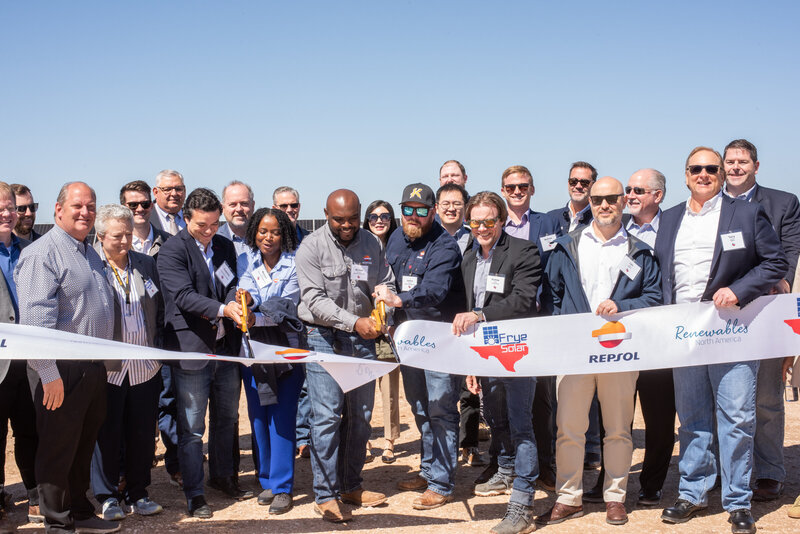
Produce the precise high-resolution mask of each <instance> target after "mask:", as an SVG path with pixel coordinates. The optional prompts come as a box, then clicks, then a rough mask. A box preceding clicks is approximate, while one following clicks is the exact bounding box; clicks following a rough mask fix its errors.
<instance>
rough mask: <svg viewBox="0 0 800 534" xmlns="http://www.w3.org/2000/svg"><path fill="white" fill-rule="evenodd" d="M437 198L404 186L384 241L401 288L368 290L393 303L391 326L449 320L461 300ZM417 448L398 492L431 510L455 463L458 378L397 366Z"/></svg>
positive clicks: (456, 255) (453, 249)
mask: <svg viewBox="0 0 800 534" xmlns="http://www.w3.org/2000/svg"><path fill="white" fill-rule="evenodd" d="M435 204H436V198H435V196H434V194H433V190H431V188H430V187H428V186H427V185H425V184H421V183H416V184H411V185H408V186H406V188H405V189H404V190H403V197H402V200H401V203H400V213H401V216H400V222H401V223H402V228H403V231H402V232H394V233H393V234H392V235H391V237H389V241H388V243H387V244H386V261H387V262H388V263H389V266H390V267H391V268H392V271H393V272H394V276H395V280H396V282H397V284H398V286H399V289H400V291H399V292H398V293H397V294H395V293H394V292H393V291H392V290H391V289H389V288H387V287H386V286H383V285H380V286H378V287H376V288H375V295H376V298H377V300H382V301H384V302H386V304H388V305H389V306H392V307H394V308H395V312H394V320H395V324H399V323H401V322H403V321H407V320H414V319H417V320H427V321H447V322H449V321H452V320H453V317H455V314H456V312H457V311H458V310H459V309H460V308H461V307H462V306H463V301H464V281H463V279H462V277H461V269H460V267H461V251H460V250H459V248H458V244H457V243H456V242H455V241H454V240H453V238H452V237H450V235H449V234H448V233H447V232H446V231H445V230H444V228H442V225H441V224H439V223H438V222H436V221H435V220H434V210H433V207H434V205H435ZM400 372H401V373H402V374H403V385H404V387H405V391H406V399H407V400H408V402H409V404H411V408H412V410H413V412H414V418H415V420H416V423H417V428H418V429H419V432H420V436H421V438H420V439H421V441H422V447H421V454H420V456H421V459H420V464H421V466H420V474H418V475H416V476H415V477H413V478H412V479H410V480H404V481H401V482H400V483H399V484H398V487H399V488H400V489H402V490H422V489H424V490H425V491H424V493H423V494H422V495H421V496H419V497H418V498H416V499H415V500H414V502H413V504H412V506H413V507H414V508H415V509H417V510H430V509H433V508H438V507H439V506H442V505H444V504H446V503H448V502H450V501H451V500H452V498H453V497H452V495H453V489H454V487H455V471H456V466H457V465H458V430H459V428H458V423H459V416H458V399H459V394H460V391H461V387H460V386H461V377H460V376H458V375H452V374H448V373H439V372H435V371H426V370H423V369H416V368H413V367H407V366H403V367H401V368H400Z"/></svg>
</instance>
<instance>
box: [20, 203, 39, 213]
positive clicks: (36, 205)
mask: <svg viewBox="0 0 800 534" xmlns="http://www.w3.org/2000/svg"><path fill="white" fill-rule="evenodd" d="M38 209H39V203H38V202H34V203H33V204H20V205H19V206H17V213H25V212H26V211H28V210H31V213H36V210H38Z"/></svg>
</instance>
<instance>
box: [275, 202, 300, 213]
mask: <svg viewBox="0 0 800 534" xmlns="http://www.w3.org/2000/svg"><path fill="white" fill-rule="evenodd" d="M278 207H279V208H280V209H281V210H283V211H286V210H288V209H289V208H292V209H293V210H296V209H297V208H299V207H300V203H299V202H290V203H288V204H278Z"/></svg>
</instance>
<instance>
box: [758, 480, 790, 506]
mask: <svg viewBox="0 0 800 534" xmlns="http://www.w3.org/2000/svg"><path fill="white" fill-rule="evenodd" d="M782 494H783V482H778V481H777V480H772V479H771V478H759V479H758V480H756V484H755V487H754V489H753V500H754V501H758V502H766V501H774V500H775V499H777V498H779V497H780V496H781V495H782Z"/></svg>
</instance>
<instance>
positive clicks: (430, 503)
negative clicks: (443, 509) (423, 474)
mask: <svg viewBox="0 0 800 534" xmlns="http://www.w3.org/2000/svg"><path fill="white" fill-rule="evenodd" d="M452 500H453V496H452V495H440V494H438V493H436V492H435V491H432V490H425V493H423V494H422V495H420V496H419V497H417V498H416V499H414V503H413V504H412V505H411V507H412V508H414V510H433V509H434V508H439V507H440V506H444V505H445V504H447V503H449V502H450V501H452Z"/></svg>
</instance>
